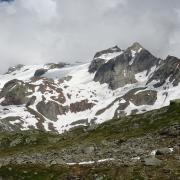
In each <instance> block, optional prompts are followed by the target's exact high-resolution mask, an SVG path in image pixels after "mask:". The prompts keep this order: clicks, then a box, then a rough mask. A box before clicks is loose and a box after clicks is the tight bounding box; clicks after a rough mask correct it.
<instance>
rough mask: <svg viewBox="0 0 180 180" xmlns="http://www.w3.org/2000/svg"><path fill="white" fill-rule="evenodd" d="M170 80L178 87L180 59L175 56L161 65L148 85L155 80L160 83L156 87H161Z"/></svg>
mask: <svg viewBox="0 0 180 180" xmlns="http://www.w3.org/2000/svg"><path fill="white" fill-rule="evenodd" d="M168 78H169V82H172V84H173V85H174V86H177V85H178V83H179V82H180V59H177V58H176V57H173V56H168V57H167V58H166V60H164V61H163V62H162V63H161V65H160V67H159V68H158V69H157V70H156V71H155V73H154V74H153V76H152V77H151V78H150V79H149V81H148V83H150V82H152V81H153V80H155V81H158V83H156V84H155V85H154V87H159V86H162V85H163V84H164V83H165V82H166V80H167V79H168Z"/></svg>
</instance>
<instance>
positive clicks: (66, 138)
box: [0, 103, 180, 179]
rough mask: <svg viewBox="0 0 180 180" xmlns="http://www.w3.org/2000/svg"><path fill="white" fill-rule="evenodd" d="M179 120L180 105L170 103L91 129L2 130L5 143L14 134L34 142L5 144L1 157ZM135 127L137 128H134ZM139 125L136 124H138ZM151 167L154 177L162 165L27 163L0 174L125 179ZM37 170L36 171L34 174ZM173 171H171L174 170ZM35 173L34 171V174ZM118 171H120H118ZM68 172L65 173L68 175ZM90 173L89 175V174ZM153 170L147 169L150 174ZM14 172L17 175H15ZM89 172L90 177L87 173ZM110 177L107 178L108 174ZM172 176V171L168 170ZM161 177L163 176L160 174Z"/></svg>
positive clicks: (124, 135)
mask: <svg viewBox="0 0 180 180" xmlns="http://www.w3.org/2000/svg"><path fill="white" fill-rule="evenodd" d="M175 122H176V123H180V105H179V104H178V103H177V104H172V105H171V106H170V107H165V108H162V109H160V110H154V111H151V112H147V113H145V114H141V115H133V116H129V117H125V118H121V119H114V120H111V121H108V122H106V123H103V124H101V125H99V126H98V127H97V128H95V129H93V130H88V128H84V127H80V128H76V129H73V130H71V131H70V132H68V133H66V134H63V135H55V134H50V133H44V132H39V131H34V132H32V131H31V132H19V133H6V134H5V133H1V134H0V138H1V139H4V138H5V139H6V141H5V143H4V144H5V145H6V144H8V140H12V139H13V138H17V137H18V136H19V137H21V138H28V137H31V138H32V137H35V139H36V140H37V142H36V143H35V144H33V143H32V144H27V143H25V142H24V141H23V142H22V143H21V144H19V145H17V146H16V147H13V148H10V147H9V146H8V145H7V147H6V148H4V149H1V150H0V157H2V156H6V155H9V154H16V153H19V152H28V153H31V152H41V151H42V150H43V151H49V150H51V149H61V148H65V147H66V148H68V147H71V146H76V145H78V144H89V143H92V142H93V143H97V144H98V143H101V141H102V140H104V139H106V140H114V139H118V140H123V141H124V140H126V139H129V138H131V137H141V136H144V135H145V134H147V133H151V132H155V131H157V130H160V129H161V128H163V127H168V126H169V125H171V124H173V123H175ZM135 127H136V128H135ZM137 127H138V128H137ZM167 163H168V164H169V166H170V167H172V168H174V169H177V167H178V165H177V164H176V161H174V159H173V158H172V157H169V159H168V160H167ZM148 171H151V172H152V173H154V174H157V177H156V176H153V177H156V179H158V176H160V179H162V177H161V175H162V173H163V170H162V168H159V169H158V168H155V169H154V168H152V167H151V168H150V167H142V165H137V166H136V167H116V166H115V165H112V166H106V165H101V166H99V165H98V166H97V167H94V168H93V167H88V166H86V167H79V166H75V167H66V166H65V167H62V166H61V167H50V168H45V167H42V166H38V165H37V167H36V166H31V167H29V166H27V167H20V166H17V167H14V166H13V167H4V168H1V169H0V175H1V176H3V177H6V178H8V177H11V176H12V177H14V179H21V177H26V179H28V177H29V179H53V178H54V179H68V176H69V179H71V174H73V175H74V174H77V175H78V173H79V174H81V175H82V177H83V174H84V177H86V178H85V179H95V176H94V175H96V174H97V175H98V176H99V175H101V176H100V177H102V178H103V177H104V178H103V179H116V178H117V177H118V178H119V177H120V176H121V177H122V178H120V179H123V177H126V178H127V179H133V178H134V179H143V178H142V177H143V174H148V173H149V172H148ZM36 172H37V174H36ZM173 172H174V171H173ZM34 173H35V174H34ZM120 173H121V175H120ZM67 174H68V176H67ZM88 174H89V175H88ZM105 175H106V178H105ZM151 175H152V174H151V173H149V176H148V177H150V176H151ZM15 176H17V177H16V178H15ZM88 176H89V177H88ZM108 177H109V178H108ZM171 177H172V179H173V177H174V174H173V173H172V174H171ZM163 178H165V177H164V176H163Z"/></svg>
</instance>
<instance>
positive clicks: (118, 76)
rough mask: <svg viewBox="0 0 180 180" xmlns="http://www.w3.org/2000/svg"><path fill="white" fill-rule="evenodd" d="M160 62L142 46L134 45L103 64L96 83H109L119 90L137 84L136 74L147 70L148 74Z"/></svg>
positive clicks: (99, 69)
mask: <svg viewBox="0 0 180 180" xmlns="http://www.w3.org/2000/svg"><path fill="white" fill-rule="evenodd" d="M159 61H160V60H159V59H157V58H156V57H154V56H153V55H152V54H151V53H150V52H149V51H147V50H146V49H144V48H142V46H141V45H140V44H138V43H134V44H133V45H132V46H131V47H129V48H128V49H127V50H125V51H124V52H123V53H122V54H120V55H119V56H117V57H115V58H113V59H110V60H109V61H108V62H106V63H104V64H102V65H101V66H100V67H99V68H98V70H97V72H96V74H95V77H94V81H96V82H100V83H101V84H103V83H107V84H108V85H109V87H110V88H111V89H117V88H119V87H123V86H125V85H127V84H132V83H136V82H137V80H136V78H135V74H137V73H140V72H142V71H145V70H146V71H147V74H148V72H149V71H150V70H151V68H152V67H154V66H156V65H158V63H159ZM90 67H91V65H90Z"/></svg>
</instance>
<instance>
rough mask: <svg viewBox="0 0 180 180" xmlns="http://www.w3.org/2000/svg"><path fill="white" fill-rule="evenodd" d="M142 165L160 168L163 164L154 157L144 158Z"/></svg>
mask: <svg viewBox="0 0 180 180" xmlns="http://www.w3.org/2000/svg"><path fill="white" fill-rule="evenodd" d="M144 164H145V165H146V166H161V165H162V164H163V162H162V161H161V160H159V159H157V158H155V157H147V158H144Z"/></svg>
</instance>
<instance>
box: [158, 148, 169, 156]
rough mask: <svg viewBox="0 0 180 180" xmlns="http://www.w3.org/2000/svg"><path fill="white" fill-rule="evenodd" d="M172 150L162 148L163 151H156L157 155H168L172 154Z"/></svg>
mask: <svg viewBox="0 0 180 180" xmlns="http://www.w3.org/2000/svg"><path fill="white" fill-rule="evenodd" d="M171 153H172V150H171V149H170V148H167V147H165V148H161V149H157V151H156V155H167V154H171Z"/></svg>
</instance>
